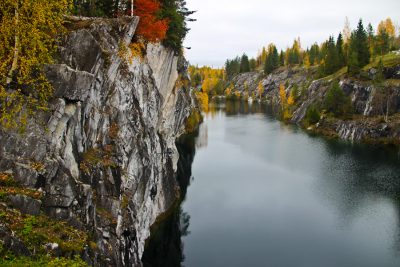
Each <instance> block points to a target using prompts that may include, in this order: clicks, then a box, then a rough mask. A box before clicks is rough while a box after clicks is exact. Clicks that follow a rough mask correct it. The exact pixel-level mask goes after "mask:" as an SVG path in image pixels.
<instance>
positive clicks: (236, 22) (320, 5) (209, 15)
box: [184, 0, 400, 67]
mask: <svg viewBox="0 0 400 267" xmlns="http://www.w3.org/2000/svg"><path fill="white" fill-rule="evenodd" d="M186 1H187V7H188V8H189V9H190V10H196V11H197V12H196V13H195V14H194V15H193V16H192V17H193V18H195V19H197V21H196V22H190V23H189V28H191V30H190V32H189V33H188V35H187V37H186V40H185V42H184V45H185V46H186V47H190V48H191V49H190V50H189V49H187V50H186V51H185V55H186V58H187V59H188V60H189V62H190V64H193V65H199V66H203V65H208V66H213V67H222V66H223V65H224V63H225V61H226V59H228V58H229V59H230V58H234V57H235V56H237V55H242V54H243V53H246V54H247V55H248V56H249V57H255V56H256V55H257V53H258V51H259V50H260V49H261V48H262V47H263V46H266V45H268V44H269V43H271V42H273V43H274V44H276V45H277V47H278V49H279V50H280V49H284V50H285V49H286V47H288V46H291V45H292V43H293V40H294V39H295V38H297V37H300V40H301V45H302V47H303V48H306V47H309V46H311V45H312V44H313V43H315V42H318V43H321V42H323V41H325V40H326V39H328V37H329V36H330V35H334V36H335V37H336V36H337V35H338V34H339V32H340V31H341V30H342V29H343V27H344V22H345V19H346V16H347V17H348V18H349V21H350V27H351V28H352V29H354V28H355V27H356V26H357V22H358V20H359V18H362V19H363V21H364V26H366V25H368V23H369V22H370V23H371V24H372V26H373V27H374V29H376V28H377V26H378V24H379V22H380V21H381V20H383V19H386V18H387V17H390V18H392V20H393V22H395V23H397V24H398V23H400V0H379V1H378V0H329V1H325V0H292V1H289V0H186Z"/></svg>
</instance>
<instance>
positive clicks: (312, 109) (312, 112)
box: [305, 105, 321, 124]
mask: <svg viewBox="0 0 400 267" xmlns="http://www.w3.org/2000/svg"><path fill="white" fill-rule="evenodd" d="M320 118H321V115H320V113H319V111H318V108H317V107H316V106H315V105H311V106H309V107H308V108H307V111H306V117H305V119H306V121H307V123H308V124H315V123H317V122H319V120H320Z"/></svg>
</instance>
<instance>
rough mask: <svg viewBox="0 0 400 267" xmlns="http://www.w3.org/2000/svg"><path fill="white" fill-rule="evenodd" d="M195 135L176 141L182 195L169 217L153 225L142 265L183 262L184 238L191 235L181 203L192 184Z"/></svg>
mask: <svg viewBox="0 0 400 267" xmlns="http://www.w3.org/2000/svg"><path fill="white" fill-rule="evenodd" d="M195 138H196V136H195V135H186V136H183V137H181V138H180V139H179V140H178V141H177V148H178V151H179V161H178V171H177V180H178V183H179V186H180V188H181V198H180V200H179V203H177V205H176V206H175V207H174V208H173V209H172V210H171V211H170V214H168V216H167V218H165V219H164V220H163V221H162V222H161V223H160V224H158V225H156V226H154V227H152V231H151V237H150V238H149V240H147V242H146V247H145V250H144V253H143V257H142V262H143V266H149V267H158V266H159V267H161V266H162V267H172V266H173V267H176V266H181V264H182V262H183V261H184V255H183V243H182V237H183V236H186V235H188V234H190V231H189V224H190V215H189V214H187V213H186V212H183V210H182V208H181V206H180V204H181V203H182V201H183V200H184V199H185V197H186V192H187V188H188V186H189V185H190V178H191V176H192V163H193V159H194V156H195Z"/></svg>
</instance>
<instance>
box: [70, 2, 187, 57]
mask: <svg viewBox="0 0 400 267" xmlns="http://www.w3.org/2000/svg"><path fill="white" fill-rule="evenodd" d="M193 13H194V11H190V10H188V8H187V7H186V1H185V0H74V1H73V5H72V14H74V15H78V16H87V17H118V16H131V15H136V16H140V17H141V20H140V23H139V25H138V29H137V32H138V34H139V35H141V36H142V37H143V38H144V39H145V40H147V41H150V42H156V41H162V42H163V44H164V46H166V47H170V48H172V49H174V51H175V52H177V53H180V52H181V50H182V46H183V40H184V39H185V37H186V34H187V33H188V31H189V30H190V29H189V28H188V25H187V22H190V21H194V19H192V18H190V15H192V14H193Z"/></svg>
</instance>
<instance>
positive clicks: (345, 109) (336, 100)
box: [324, 82, 352, 116]
mask: <svg viewBox="0 0 400 267" xmlns="http://www.w3.org/2000/svg"><path fill="white" fill-rule="evenodd" d="M324 109H326V110H327V111H328V112H331V113H333V114H334V115H335V116H345V115H348V114H349V113H350V112H351V110H352V105H351V99H350V97H348V96H346V95H345V94H344V92H343V90H342V89H341V88H340V86H339V83H337V82H335V83H333V84H332V86H331V88H330V89H329V90H328V92H327V94H326V96H325V101H324Z"/></svg>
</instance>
